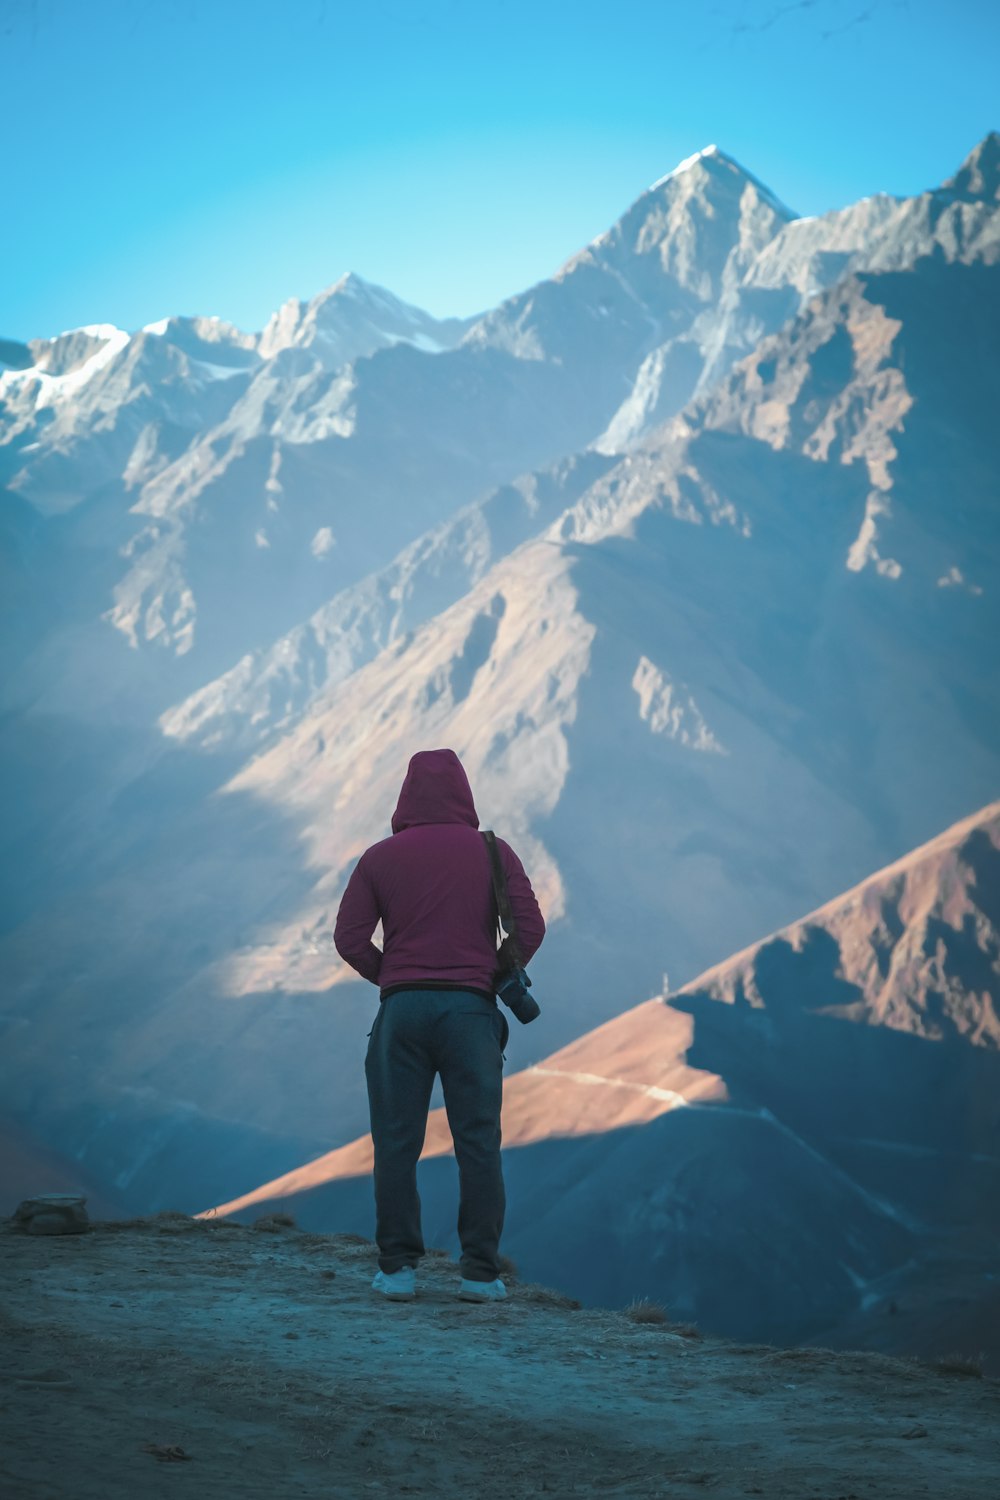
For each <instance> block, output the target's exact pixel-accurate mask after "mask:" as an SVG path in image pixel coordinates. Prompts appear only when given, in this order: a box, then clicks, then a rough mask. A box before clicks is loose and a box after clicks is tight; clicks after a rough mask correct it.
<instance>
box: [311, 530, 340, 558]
mask: <svg viewBox="0 0 1000 1500" xmlns="http://www.w3.org/2000/svg"><path fill="white" fill-rule="evenodd" d="M336 545H337V539H336V537H335V536H334V534H333V531H332V530H331V528H330V527H329V526H321V527H320V528H319V530H318V531H317V533H316V535H315V536H314V537H313V539H312V541H311V542H310V543H309V551H310V552H311V553H312V555H313V557H326V555H327V553H328V552H332V551H333V549H334V547H335V546H336Z"/></svg>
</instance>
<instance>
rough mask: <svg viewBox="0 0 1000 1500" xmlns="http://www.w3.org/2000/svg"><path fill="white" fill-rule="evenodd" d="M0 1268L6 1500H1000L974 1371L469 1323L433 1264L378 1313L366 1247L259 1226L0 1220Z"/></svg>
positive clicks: (537, 1316)
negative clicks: (402, 1298)
mask: <svg viewBox="0 0 1000 1500" xmlns="http://www.w3.org/2000/svg"><path fill="white" fill-rule="evenodd" d="M0 1261H2V1267H3V1283H2V1284H3V1293H2V1303H0V1330H2V1348H3V1357H2V1377H0V1379H2V1398H0V1400H2V1412H3V1425H4V1429H5V1432H4V1436H3V1438H2V1442H0V1481H2V1482H3V1487H4V1489H5V1493H7V1494H8V1495H10V1496H11V1497H12V1500H14V1497H17V1500H96V1497H98V1496H100V1497H101V1500H117V1497H122V1500H125V1497H128V1500H131V1497H133V1496H136V1495H138V1494H140V1493H141V1494H143V1495H145V1496H148V1497H150V1500H156V1497H158V1496H165V1495H170V1496H171V1497H178V1500H180V1497H186V1496H193V1495H199V1496H204V1495H205V1494H210V1495H211V1494H214V1495H216V1496H234V1497H235V1496H239V1497H241V1500H245V1497H256V1496H268V1497H272V1496H274V1497H282V1500H283V1497H286V1496H287V1497H294V1496H299V1495H306V1496H323V1497H324V1500H327V1497H354V1496H359V1497H361V1496H368V1495H377V1494H384V1495H396V1494H400V1495H418V1496H420V1495H428V1496H434V1497H435V1500H458V1497H460V1496H461V1497H462V1500H465V1497H466V1496H469V1495H473V1496H476V1497H477V1500H492V1497H497V1500H501V1497H502V1500H518V1497H522V1496H525V1497H526V1496H537V1495H540V1494H551V1495H554V1496H571V1495H592V1496H597V1495H599V1496H634V1497H643V1500H645V1497H650V1500H652V1497H654V1496H663V1497H667V1496H669V1497H671V1500H674V1497H677V1500H688V1497H692V1500H693V1497H700V1496H704V1495H706V1494H711V1495H715V1496H720V1497H721V1496H744V1495H762V1496H767V1497H768V1500H870V1497H878V1500H916V1497H919V1496H923V1495H934V1496H937V1497H947V1500H979V1497H983V1500H987V1497H988V1500H996V1496H997V1493H998V1487H1000V1381H996V1380H991V1379H989V1378H984V1377H983V1375H982V1374H981V1372H980V1371H979V1370H978V1369H977V1366H976V1364H975V1362H974V1361H970V1360H963V1359H958V1358H956V1359H954V1360H945V1361H941V1362H939V1363H936V1364H929V1363H919V1362H916V1361H913V1360H898V1359H891V1358H887V1357H885V1356H883V1355H877V1354H863V1353H856V1354H852V1353H834V1352H832V1351H830V1350H823V1349H793V1350H787V1349H776V1348H771V1347H769V1346H767V1345H756V1344H755V1345H740V1344H732V1343H726V1342H723V1341H720V1340H716V1339H709V1338H701V1337H699V1336H698V1334H697V1330H695V1329H691V1328H685V1329H683V1330H681V1329H679V1328H678V1327H676V1326H674V1325H673V1324H671V1323H670V1322H669V1321H665V1320H660V1321H637V1320H636V1312H635V1310H633V1312H632V1314H631V1315H630V1314H629V1313H624V1312H610V1311H584V1310H581V1309H580V1308H578V1307H577V1306H576V1305H575V1304H574V1303H573V1302H571V1301H570V1300H569V1299H567V1298H565V1297H562V1296H560V1295H559V1294H558V1293H556V1292H552V1291H547V1290H545V1289H543V1288H540V1287H537V1286H529V1285H521V1284H519V1283H518V1282H517V1279H516V1276H515V1275H513V1274H511V1275H510V1276H509V1282H510V1287H511V1297H510V1300H509V1301H508V1302H507V1303H506V1304H503V1305H500V1306H490V1307H480V1306H470V1305H468V1304H465V1303H462V1302H459V1301H458V1300H457V1299H456V1296H455V1292H456V1290H457V1285H458V1273H457V1267H456V1266H455V1265H454V1263H453V1262H451V1261H450V1260H449V1259H448V1258H447V1256H445V1255H444V1254H442V1253H437V1254H433V1255H431V1256H429V1257H428V1259H427V1260H426V1261H425V1262H424V1265H423V1268H422V1273H421V1280H420V1284H419V1294H418V1298H417V1300H416V1301H415V1302H414V1303H411V1304H389V1303H386V1302H384V1301H382V1300H381V1299H380V1298H377V1296H376V1294H375V1293H373V1292H372V1291H371V1289H370V1281H371V1277H372V1273H373V1270H374V1267H375V1257H374V1246H373V1245H371V1244H370V1243H368V1242H365V1241H361V1240H358V1239H356V1238H354V1237H352V1236H344V1235H320V1234H309V1233H304V1232H301V1231H299V1230H298V1229H296V1228H295V1227H293V1226H291V1225H288V1224H281V1223H279V1222H275V1220H274V1219H265V1220H262V1221H259V1222H258V1224H257V1225H255V1226H253V1227H246V1226H241V1225H237V1224H234V1223H232V1222H228V1221H226V1220H224V1219H215V1220H206V1221H198V1220H195V1219H191V1218H188V1217H186V1216H183V1215H180V1214H169V1213H168V1214H160V1215H157V1216H156V1217H154V1218H148V1219H134V1220H121V1221H109V1222H98V1223H94V1224H93V1225H92V1227H91V1229H90V1231H89V1232H88V1233H84V1234H78V1235H67V1236H58V1237H48V1236H39V1235H29V1234H27V1233H25V1232H24V1231H23V1229H21V1228H20V1227H19V1226H17V1225H16V1224H15V1222H14V1221H13V1220H12V1219H8V1220H6V1221H4V1222H3V1223H2V1224H0ZM647 1316H652V1317H653V1318H655V1317H656V1316H657V1314H656V1310H655V1309H652V1311H651V1312H650V1310H649V1309H647Z"/></svg>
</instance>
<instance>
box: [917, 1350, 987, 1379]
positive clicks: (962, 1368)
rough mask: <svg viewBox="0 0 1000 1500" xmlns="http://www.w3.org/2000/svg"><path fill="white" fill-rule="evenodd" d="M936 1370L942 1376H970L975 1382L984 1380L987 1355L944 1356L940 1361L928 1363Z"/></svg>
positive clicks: (935, 1360)
mask: <svg viewBox="0 0 1000 1500" xmlns="http://www.w3.org/2000/svg"><path fill="white" fill-rule="evenodd" d="M928 1363H930V1364H932V1365H933V1367H934V1369H935V1370H938V1371H939V1372H940V1373H941V1374H942V1375H968V1376H970V1377H971V1378H972V1379H974V1380H982V1378H983V1375H984V1372H985V1367H986V1356H985V1354H957V1353H956V1354H942V1356H941V1358H940V1359H934V1360H930V1361H928Z"/></svg>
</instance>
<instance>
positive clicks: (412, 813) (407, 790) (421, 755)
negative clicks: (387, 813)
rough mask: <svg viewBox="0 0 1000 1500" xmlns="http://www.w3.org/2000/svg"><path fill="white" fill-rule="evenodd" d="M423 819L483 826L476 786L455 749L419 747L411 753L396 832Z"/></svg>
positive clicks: (394, 826)
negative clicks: (478, 813) (478, 812)
mask: <svg viewBox="0 0 1000 1500" xmlns="http://www.w3.org/2000/svg"><path fill="white" fill-rule="evenodd" d="M419 823H468V824H469V826H470V827H472V828H478V827H479V818H478V816H477V813H476V805H475V803H474V802H473V800H472V788H471V787H470V785H469V778H468V776H466V774H465V769H464V767H463V765H462V762H461V761H460V760H459V758H458V756H457V755H456V754H455V752H454V750H418V751H417V753H416V755H413V756H411V757H410V764H409V766H408V767H407V771H406V777H405V779H404V781H403V786H402V790H401V791H400V794H399V801H398V802H397V803H396V811H395V812H394V813H393V815H392V831H393V833H402V831H403V829H404V828H415V827H416V826H417V825H418V824H419Z"/></svg>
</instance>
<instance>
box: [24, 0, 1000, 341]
mask: <svg viewBox="0 0 1000 1500" xmlns="http://www.w3.org/2000/svg"><path fill="white" fill-rule="evenodd" d="M998 59H1000V6H996V5H995V4H992V3H985V0H981V3H974V0H952V3H950V4H949V6H948V7H947V8H946V7H945V6H943V5H942V4H941V3H940V0H779V3H769V0H705V3H704V4H697V3H691V4H687V5H678V4H674V3H672V0H662V3H658V4H654V3H645V0H564V3H550V0H531V3H529V0H483V3H480V4H476V3H471V0H410V3H406V0H385V3H379V0H369V3H365V0H355V3H351V4H344V3H340V0H267V3H264V0H0V85H2V96H0V97H2V98H3V101H4V117H5V125H6V129H5V140H6V144H7V152H6V159H5V162H4V177H5V196H6V201H7V205H8V208H7V219H6V223H5V226H4V231H3V240H2V245H3V249H2V255H3V265H2V276H0V335H2V336H6V337H14V338H22V339H23V338H29V337H37V336H47V335H51V334H54V333H57V332H59V331H61V330H62V329H65V328H70V327H75V326H78V325H80V324H82V323H96V322H111V323H117V324H119V325H120V326H122V327H125V328H136V327H139V326H141V325H142V324H143V323H146V322H150V321H152V320H154V319H156V318H160V317H163V316H165V315H167V314H168V313H215V314H217V315H219V316H220V317H224V318H227V319H229V320H231V321H233V322H235V323H237V324H239V325H240V326H241V327H244V328H248V329H254V328H259V327H261V326H262V325H263V323H264V321H265V320H266V318H267V317H268V315H269V313H270V312H271V311H272V310H273V309H274V308H275V307H277V306H278V305H279V304H280V303H281V302H283V301H284V300H285V299H286V298H287V297H289V296H300V297H306V296H310V295H312V294H313V293H315V292H317V291H319V290H320V289H321V288H322V287H324V286H327V285H329V284H330V283H331V282H332V281H334V280H336V278H337V277H338V276H339V275H340V274H342V272H344V271H346V270H354V271H357V272H358V273H359V274H360V275H362V276H364V277H366V278H368V279H369V280H372V281H376V282H380V283H381V284H383V285H385V286H388V287H389V288H390V289H391V290H393V291H394V292H396V293H397V295H399V296H402V297H405V298H406V299H407V300H409V301H412V302H416V303H418V304H419V305H420V306H423V307H426V308H427V309H428V310H430V311H431V312H433V313H436V314H438V315H445V314H448V313H456V314H468V313H472V312H475V311H478V310H479V309H481V308H484V307H487V306H491V305H493V304H494V303H496V302H497V301H499V300H500V299H501V298H502V297H504V296H507V295H509V294H510V293H512V292H515V291H518V290H520V289H521V288H523V287H525V286H528V285H530V284H531V283H532V282H534V281H537V280H538V279H540V278H541V277H543V276H546V275H549V274H551V272H552V271H553V270H555V269H556V267H557V266H558V265H559V264H560V263H561V262H562V261H563V260H565V259H566V258H567V256H569V255H570V254H571V253H572V252H573V251H574V250H576V249H578V248H579V247H580V246H581V245H583V244H585V243H586V242H587V241H588V240H589V239H591V238H593V236H594V235H596V234H599V233H600V232H601V230H602V229H605V228H606V227H607V226H608V225H609V224H610V223H611V222H613V220H614V219H616V218H617V217H618V215H619V214H620V213H621V212H622V211H623V210H624V209H625V208H626V207H627V206H628V204H629V203H630V202H631V201H632V200H633V199H634V198H635V197H637V196H638V194H639V193H640V192H642V191H643V189H644V188H646V187H647V186H648V185H649V183H650V182H652V181H654V180H655V179H656V178H657V177H660V176H662V175H663V173H664V172H667V171H669V170H670V168H671V167H673V166H675V165H676V164H677V162H678V161H679V160H680V159H681V158H683V157H685V156H688V155H690V154H691V153H692V152H693V151H696V150H698V149H699V148H700V147H702V146H704V145H707V144H708V143H709V142H712V141H714V142H716V143H717V144H718V145H719V146H720V147H721V148H722V149H723V150H724V151H727V152H728V153H729V154H730V155H732V156H735V157H736V158H737V159H738V160H739V161H741V162H742V163H743V165H744V166H746V167H747V168H748V169H749V170H750V171H752V172H754V173H755V174H756V175H757V176H758V177H761V178H762V179H763V180H764V181H765V182H766V183H767V184H768V185H769V186H770V187H771V188H773V190H774V191H775V192H776V193H777V194H778V195H779V197H781V198H783V199H784V200H785V201H786V202H787V203H788V204H789V205H790V206H791V207H793V208H794V209H796V210H797V211H798V212H800V213H822V212H823V211H824V210H826V209H828V208H833V207H837V206H839V205H841V204H844V203H847V202H850V201H852V200H853V199H856V198H859V197H863V196H864V195H865V194H868V193H873V192H877V191H880V190H883V191H887V192H893V193H900V194H904V193H913V192H919V191H920V190H921V189H923V188H925V187H928V186H932V185H934V184H935V183H937V182H939V181H940V180H941V179H942V178H944V177H946V176H948V175H949V174H950V173H951V172H952V171H953V170H954V169H955V167H956V166H957V165H958V163H959V161H960V160H961V159H962V157H963V156H964V155H965V154H966V153H967V151H969V150H970V149H971V147H972V146H973V145H974V144H975V143H976V142H977V141H978V140H980V139H981V138H982V137H983V136H984V135H985V134H986V133H987V131H988V130H990V129H995V128H998V127H1000V86H998V84H997V74H998V72H1000V69H998V66H997V64H998Z"/></svg>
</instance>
